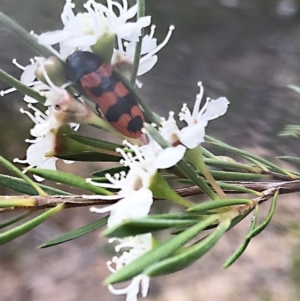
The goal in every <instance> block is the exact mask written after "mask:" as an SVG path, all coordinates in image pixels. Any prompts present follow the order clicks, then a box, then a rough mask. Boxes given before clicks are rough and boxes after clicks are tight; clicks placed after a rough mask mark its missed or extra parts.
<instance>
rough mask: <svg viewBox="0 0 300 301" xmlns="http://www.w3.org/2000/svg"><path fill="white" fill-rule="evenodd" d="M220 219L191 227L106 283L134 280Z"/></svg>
mask: <svg viewBox="0 0 300 301" xmlns="http://www.w3.org/2000/svg"><path fill="white" fill-rule="evenodd" d="M217 219H218V216H217V215H214V216H209V217H207V219H205V220H203V221H201V222H199V223H198V224H196V225H194V226H192V227H190V228H189V229H187V230H186V231H184V232H182V233H180V234H179V235H177V236H175V237H173V238H171V239H170V240H168V241H166V242H164V243H162V244H160V245H158V246H157V247H155V248H154V249H152V250H150V251H148V252H147V253H145V254H143V255H142V256H141V257H139V258H137V259H136V260H134V261H132V262H131V263H129V264H128V265H126V266H124V267H123V268H122V269H121V270H119V271H117V272H116V273H114V274H112V275H110V276H109V277H108V278H107V279H106V281H105V283H106V284H113V283H117V282H122V281H126V280H129V279H132V278H133V277H134V276H136V275H138V274H140V273H142V272H143V271H144V270H145V269H146V268H147V267H149V266H150V265H152V264H153V263H155V262H158V261H160V260H162V259H165V258H167V257H168V256H169V255H171V254H172V253H174V252H176V251H177V250H178V249H179V248H181V247H182V246H183V245H185V244H186V243H187V242H188V241H190V240H191V239H192V238H193V237H195V236H196V235H197V234H198V233H200V232H201V231H202V230H203V229H205V228H206V227H208V226H209V225H210V224H212V223H214V222H215V221H216V220H217Z"/></svg>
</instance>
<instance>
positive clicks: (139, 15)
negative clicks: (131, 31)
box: [130, 0, 145, 86]
mask: <svg viewBox="0 0 300 301" xmlns="http://www.w3.org/2000/svg"><path fill="white" fill-rule="evenodd" d="M137 5H138V11H137V19H139V18H142V17H144V16H145V0H137ZM143 37H144V28H142V29H141V35H140V38H139V40H138V42H137V43H136V46H135V53H134V60H133V66H132V72H131V80H130V82H131V84H132V85H133V86H135V81H136V77H137V73H138V69H139V64H140V58H141V52H142V42H143Z"/></svg>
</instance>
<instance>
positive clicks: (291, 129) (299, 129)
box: [279, 124, 300, 137]
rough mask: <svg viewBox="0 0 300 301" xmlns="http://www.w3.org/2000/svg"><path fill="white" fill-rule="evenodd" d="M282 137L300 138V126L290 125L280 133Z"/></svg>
mask: <svg viewBox="0 0 300 301" xmlns="http://www.w3.org/2000/svg"><path fill="white" fill-rule="evenodd" d="M279 136H281V137H289V136H292V137H299V136H300V125H293V124H288V125H286V126H285V127H284V129H283V130H282V131H281V132H280V133H279Z"/></svg>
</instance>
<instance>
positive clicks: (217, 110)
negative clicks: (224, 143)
mask: <svg viewBox="0 0 300 301" xmlns="http://www.w3.org/2000/svg"><path fill="white" fill-rule="evenodd" d="M228 105H229V101H228V100H227V98H226V97H220V98H218V99H212V100H210V101H209V102H208V104H207V107H206V110H205V112H204V113H203V114H202V115H200V116H198V117H197V119H198V120H199V119H200V120H201V121H204V120H212V119H216V118H218V117H220V116H222V115H224V114H225V113H226V111H227V108H228Z"/></svg>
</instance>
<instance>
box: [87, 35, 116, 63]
mask: <svg viewBox="0 0 300 301" xmlns="http://www.w3.org/2000/svg"><path fill="white" fill-rule="evenodd" d="M115 39H116V35H115V34H104V35H102V36H101V37H100V38H99V39H98V40H97V42H96V43H95V44H94V45H92V46H91V48H92V51H93V53H95V54H96V55H98V56H99V57H101V58H102V59H103V61H104V62H106V63H108V64H110V63H111V58H112V55H113V51H114V46H115Z"/></svg>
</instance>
